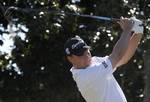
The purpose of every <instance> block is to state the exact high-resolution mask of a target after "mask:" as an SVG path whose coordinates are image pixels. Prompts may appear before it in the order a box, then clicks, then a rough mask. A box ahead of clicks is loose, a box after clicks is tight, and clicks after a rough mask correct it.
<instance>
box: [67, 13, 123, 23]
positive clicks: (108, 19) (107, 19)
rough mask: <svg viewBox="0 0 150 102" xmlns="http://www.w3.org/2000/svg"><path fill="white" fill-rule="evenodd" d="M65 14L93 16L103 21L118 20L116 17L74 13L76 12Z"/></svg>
mask: <svg viewBox="0 0 150 102" xmlns="http://www.w3.org/2000/svg"><path fill="white" fill-rule="evenodd" d="M66 14H69V15H74V16H80V17H87V18H93V19H98V20H104V21H119V20H120V19H117V18H112V17H104V16H93V15H85V14H76V13H66Z"/></svg>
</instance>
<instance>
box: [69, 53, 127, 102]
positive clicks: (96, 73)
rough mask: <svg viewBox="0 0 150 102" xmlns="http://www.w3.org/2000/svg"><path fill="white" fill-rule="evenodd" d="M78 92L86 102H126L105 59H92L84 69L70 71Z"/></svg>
mask: <svg viewBox="0 0 150 102" xmlns="http://www.w3.org/2000/svg"><path fill="white" fill-rule="evenodd" d="M70 71H71V72H72V74H73V79H74V80H75V81H76V83H77V86H78V89H79V91H80V92H81V94H82V96H83V97H84V99H85V100H86V101H87V102H127V100H126V98H125V95H124V93H123V91H122V89H121V88H120V86H119V84H118V83H117V81H116V79H115V78H114V76H113V72H114V70H113V68H112V65H111V62H110V60H109V58H108V56H107V57H92V64H91V65H90V66H88V67H87V68H85V69H75V68H71V70H70Z"/></svg>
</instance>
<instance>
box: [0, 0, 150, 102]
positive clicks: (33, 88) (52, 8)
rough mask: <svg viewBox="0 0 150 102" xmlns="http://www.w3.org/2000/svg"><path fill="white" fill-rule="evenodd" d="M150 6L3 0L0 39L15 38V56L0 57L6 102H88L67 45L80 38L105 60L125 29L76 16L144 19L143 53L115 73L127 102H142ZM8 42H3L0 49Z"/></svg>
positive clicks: (128, 1)
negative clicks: (74, 76)
mask: <svg viewBox="0 0 150 102" xmlns="http://www.w3.org/2000/svg"><path fill="white" fill-rule="evenodd" d="M149 4H150V3H149V1H147V0H144V1H143V0H135V1H132V0H123V1H120V0H117V1H116V0H109V1H107V0H94V1H93V0H71V1H70V0H16V1H15V0H11V1H10V0H1V1H0V35H1V36H3V35H4V34H7V35H11V36H12V39H13V40H14V47H13V50H12V51H11V54H8V53H4V52H2V51H1V53H0V98H1V100H3V102H31V101H32V102H41V101H42V102H51V101H53V102H85V100H84V99H83V98H82V96H81V94H80V93H79V91H78V89H77V87H76V83H75V82H74V81H73V79H72V75H71V73H70V72H69V68H70V67H71V65H70V64H69V63H68V62H67V61H66V59H65V55H64V53H63V46H64V45H63V44H64V42H65V41H66V40H67V39H68V38H70V37H72V36H75V35H79V36H81V37H82V38H83V39H84V40H85V41H86V42H88V44H89V45H91V46H92V53H93V55H99V56H104V55H106V54H109V53H110V52H111V50H112V48H113V45H114V44H115V42H116V41H117V40H118V37H119V35H120V32H121V30H120V28H119V26H118V25H117V24H116V23H112V22H105V21H98V20H95V19H90V18H83V17H77V16H73V15H69V14H66V12H71V13H81V14H91V15H103V16H109V17H116V18H119V17H120V16H125V17H131V16H136V17H137V18H139V19H142V20H144V22H145V34H144V36H143V40H142V43H141V44H140V47H139V49H138V50H137V52H136V54H135V56H134V57H133V58H132V59H131V61H130V62H129V63H128V64H127V65H124V66H122V67H123V68H121V69H119V70H118V71H116V72H115V73H114V75H115V76H116V78H117V80H118V81H119V83H120V85H121V87H122V88H123V90H124V92H125V94H126V97H127V100H128V102H143V98H144V94H143V92H144V86H145V84H144V80H143V79H144V74H145V73H144V68H148V67H144V60H143V55H144V54H146V53H145V52H146V51H147V50H148V46H149V39H148V35H149V31H150V25H149V19H150V18H149V17H150V14H149V12H150V8H149ZM23 35H25V38H23V37H22V36H23ZM3 43H5V41H4V40H2V38H0V45H3ZM145 65H146V64H145ZM145 102H146V101H145Z"/></svg>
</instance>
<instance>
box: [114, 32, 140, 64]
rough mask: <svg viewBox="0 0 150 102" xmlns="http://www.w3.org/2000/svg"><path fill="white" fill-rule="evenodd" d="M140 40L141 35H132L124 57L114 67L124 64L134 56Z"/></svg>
mask: <svg viewBox="0 0 150 102" xmlns="http://www.w3.org/2000/svg"><path fill="white" fill-rule="evenodd" d="M141 38H142V34H136V33H134V34H133V35H132V37H131V39H130V41H129V46H128V48H127V50H126V52H125V55H124V56H123V57H122V59H121V60H120V61H119V62H118V64H117V66H116V67H119V66H121V65H123V64H126V63H127V62H128V61H129V60H130V59H131V58H132V56H133V55H134V53H135V51H136V49H137V47H138V45H139V43H140V41H141Z"/></svg>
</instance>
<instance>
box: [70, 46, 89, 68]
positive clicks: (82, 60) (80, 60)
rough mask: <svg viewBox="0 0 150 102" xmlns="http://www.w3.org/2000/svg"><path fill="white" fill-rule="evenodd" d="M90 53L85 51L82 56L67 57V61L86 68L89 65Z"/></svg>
mask: <svg viewBox="0 0 150 102" xmlns="http://www.w3.org/2000/svg"><path fill="white" fill-rule="evenodd" d="M91 58H92V56H91V53H90V50H89V49H87V50H85V52H84V53H83V55H82V56H76V55H72V56H70V57H68V60H69V61H70V62H71V63H72V64H73V65H76V66H79V67H80V66H81V67H82V66H83V67H87V66H89V65H90V64H91Z"/></svg>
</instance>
